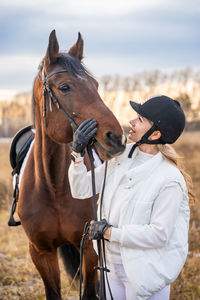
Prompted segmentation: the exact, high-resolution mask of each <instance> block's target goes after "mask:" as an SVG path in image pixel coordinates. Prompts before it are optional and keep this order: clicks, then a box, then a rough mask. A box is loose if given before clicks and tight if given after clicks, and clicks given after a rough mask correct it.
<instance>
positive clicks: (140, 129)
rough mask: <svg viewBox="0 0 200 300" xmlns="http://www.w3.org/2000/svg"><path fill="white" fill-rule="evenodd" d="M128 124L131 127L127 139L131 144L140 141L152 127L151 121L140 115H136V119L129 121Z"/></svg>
mask: <svg viewBox="0 0 200 300" xmlns="http://www.w3.org/2000/svg"><path fill="white" fill-rule="evenodd" d="M129 123H130V125H131V128H130V131H129V134H128V138H129V139H130V140H131V141H133V142H138V141H140V140H141V138H142V137H143V135H144V134H145V133H146V132H147V131H148V130H149V129H150V128H151V127H152V125H153V123H152V122H151V121H149V120H148V119H146V118H145V117H142V116H140V115H138V116H137V118H136V119H134V120H131V121H130V122H129Z"/></svg>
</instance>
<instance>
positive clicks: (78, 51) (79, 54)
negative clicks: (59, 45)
mask: <svg viewBox="0 0 200 300" xmlns="http://www.w3.org/2000/svg"><path fill="white" fill-rule="evenodd" d="M68 53H69V54H71V55H73V56H74V57H76V58H78V59H80V60H81V59H83V39H82V36H81V34H80V32H79V33H78V40H77V42H76V44H74V46H72V47H71V48H70V50H69V52H68Z"/></svg>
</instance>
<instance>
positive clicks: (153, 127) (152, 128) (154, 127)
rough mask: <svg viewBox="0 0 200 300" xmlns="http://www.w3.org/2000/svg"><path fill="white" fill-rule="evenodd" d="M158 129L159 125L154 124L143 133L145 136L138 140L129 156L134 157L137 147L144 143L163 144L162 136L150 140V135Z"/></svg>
mask: <svg viewBox="0 0 200 300" xmlns="http://www.w3.org/2000/svg"><path fill="white" fill-rule="evenodd" d="M155 130H157V127H156V125H155V124H153V126H152V127H151V128H150V129H149V130H148V131H147V132H146V133H145V134H144V135H143V137H142V138H141V140H139V141H138V142H136V143H135V144H134V145H133V146H132V148H131V150H130V152H129V154H128V158H132V155H133V152H134V150H135V148H136V147H138V146H140V145H142V144H163V142H162V140H161V138H159V139H157V140H154V141H150V140H149V139H148V138H149V137H150V135H151V134H152V133H153V132H154V131H155Z"/></svg>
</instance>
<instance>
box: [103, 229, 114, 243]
mask: <svg viewBox="0 0 200 300" xmlns="http://www.w3.org/2000/svg"><path fill="white" fill-rule="evenodd" d="M111 231H112V227H109V228H107V229H106V230H105V231H104V234H103V237H104V239H106V240H108V241H110V237H111Z"/></svg>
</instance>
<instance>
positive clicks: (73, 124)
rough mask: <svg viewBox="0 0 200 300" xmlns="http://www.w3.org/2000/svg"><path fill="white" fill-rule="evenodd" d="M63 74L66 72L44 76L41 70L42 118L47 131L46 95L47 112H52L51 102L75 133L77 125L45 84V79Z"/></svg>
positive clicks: (61, 71) (53, 72)
mask: <svg viewBox="0 0 200 300" xmlns="http://www.w3.org/2000/svg"><path fill="white" fill-rule="evenodd" d="M64 72H67V70H65V69H60V70H55V71H52V72H50V73H49V74H48V75H46V74H45V71H44V67H43V68H42V71H41V79H42V83H43V85H44V89H43V117H44V121H45V127H46V130H47V127H48V125H47V119H46V94H47V95H48V98H49V110H50V112H52V111H53V108H52V102H53V103H54V104H55V105H56V106H57V108H58V109H60V110H61V111H62V113H63V114H64V115H65V117H66V118H67V119H68V121H69V122H70V124H71V126H72V128H73V131H75V130H76V129H77V127H78V126H77V124H76V123H75V121H74V120H73V119H72V118H71V117H70V116H69V114H68V113H66V111H65V110H64V109H63V107H62V105H61V104H60V102H59V101H58V99H57V98H56V97H55V96H54V94H53V92H52V90H51V89H50V87H49V85H48V83H47V79H49V78H50V77H51V76H52V75H54V74H57V73H64Z"/></svg>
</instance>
